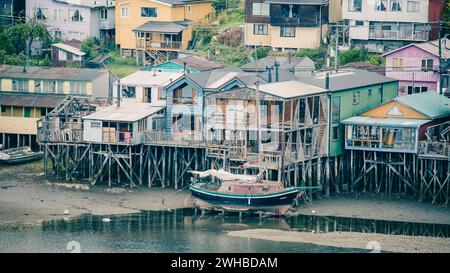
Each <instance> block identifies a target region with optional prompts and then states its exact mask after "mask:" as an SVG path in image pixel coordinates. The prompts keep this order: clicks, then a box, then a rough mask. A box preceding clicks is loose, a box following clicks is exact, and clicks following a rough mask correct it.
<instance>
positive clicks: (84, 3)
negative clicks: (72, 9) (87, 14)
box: [53, 0, 116, 8]
mask: <svg viewBox="0 0 450 273" xmlns="http://www.w3.org/2000/svg"><path fill="white" fill-rule="evenodd" d="M53 1H55V2H59V3H63V4H68V5H71V6H79V7H87V8H103V7H114V6H115V5H116V1H114V0H108V1H99V0H53Z"/></svg>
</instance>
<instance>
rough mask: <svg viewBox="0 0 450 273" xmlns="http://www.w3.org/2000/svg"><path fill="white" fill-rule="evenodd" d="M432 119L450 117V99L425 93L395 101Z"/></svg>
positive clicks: (433, 93) (399, 98) (432, 93)
mask: <svg viewBox="0 0 450 273" xmlns="http://www.w3.org/2000/svg"><path fill="white" fill-rule="evenodd" d="M394 100H395V101H398V102H399V103H401V104H403V105H406V106H408V107H410V108H412V109H414V110H416V111H418V112H420V113H422V114H424V115H426V116H428V117H430V118H431V119H436V118H440V117H444V116H450V99H449V98H447V97H446V96H443V95H439V94H437V93H435V92H424V93H418V94H413V95H409V96H402V97H398V98H395V99H394Z"/></svg>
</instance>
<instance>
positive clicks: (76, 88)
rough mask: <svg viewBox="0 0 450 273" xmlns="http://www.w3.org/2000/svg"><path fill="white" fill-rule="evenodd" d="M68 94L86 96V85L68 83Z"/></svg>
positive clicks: (83, 83)
mask: <svg viewBox="0 0 450 273" xmlns="http://www.w3.org/2000/svg"><path fill="white" fill-rule="evenodd" d="M70 93H71V94H81V95H85V94H86V83H85V82H71V83H70Z"/></svg>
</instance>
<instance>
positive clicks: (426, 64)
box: [422, 59, 433, 71]
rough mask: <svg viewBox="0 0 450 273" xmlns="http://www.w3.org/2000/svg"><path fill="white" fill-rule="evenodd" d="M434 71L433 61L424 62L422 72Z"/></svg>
mask: <svg viewBox="0 0 450 273" xmlns="http://www.w3.org/2000/svg"><path fill="white" fill-rule="evenodd" d="M429 70H433V59H426V60H422V71H429Z"/></svg>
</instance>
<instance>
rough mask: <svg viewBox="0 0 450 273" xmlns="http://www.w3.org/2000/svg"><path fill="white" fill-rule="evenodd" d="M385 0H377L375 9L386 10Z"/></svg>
mask: <svg viewBox="0 0 450 273" xmlns="http://www.w3.org/2000/svg"><path fill="white" fill-rule="evenodd" d="M386 6H387V0H377V2H376V4H375V10H377V11H386Z"/></svg>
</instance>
